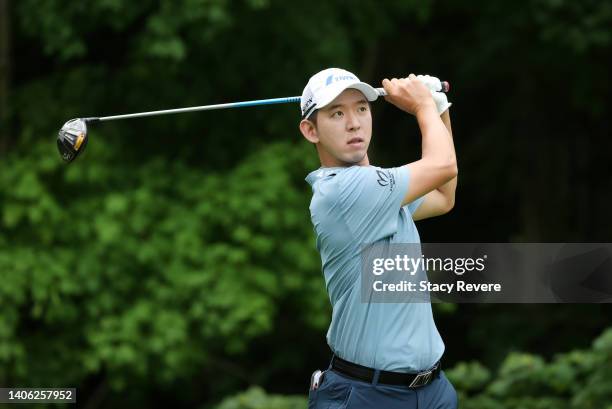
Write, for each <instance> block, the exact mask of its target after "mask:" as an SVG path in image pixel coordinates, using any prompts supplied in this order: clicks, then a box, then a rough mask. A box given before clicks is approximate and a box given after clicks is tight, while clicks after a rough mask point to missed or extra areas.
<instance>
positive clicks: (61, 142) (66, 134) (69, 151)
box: [57, 118, 87, 163]
mask: <svg viewBox="0 0 612 409" xmlns="http://www.w3.org/2000/svg"><path fill="white" fill-rule="evenodd" d="M86 146H87V124H86V122H85V120H83V119H81V118H75V119H71V120H70V121H68V122H66V123H65V124H64V126H62V129H60V130H59V133H58V136H57V149H58V150H59V153H60V155H61V157H62V159H64V161H66V162H68V163H70V162H72V161H73V160H75V159H76V157H77V156H78V155H79V154H80V153H81V152H83V151H84V150H85V147H86Z"/></svg>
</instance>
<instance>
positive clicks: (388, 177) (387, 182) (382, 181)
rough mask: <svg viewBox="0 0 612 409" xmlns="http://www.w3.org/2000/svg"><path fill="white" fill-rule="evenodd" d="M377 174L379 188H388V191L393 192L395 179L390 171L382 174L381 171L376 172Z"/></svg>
mask: <svg viewBox="0 0 612 409" xmlns="http://www.w3.org/2000/svg"><path fill="white" fill-rule="evenodd" d="M376 173H377V174H378V180H377V182H378V184H379V185H381V186H389V189H390V190H391V191H392V192H393V189H394V188H395V177H394V176H393V174H392V173H391V172H390V171H386V172H383V171H382V170H377V171H376Z"/></svg>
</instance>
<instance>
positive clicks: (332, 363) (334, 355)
mask: <svg viewBox="0 0 612 409" xmlns="http://www.w3.org/2000/svg"><path fill="white" fill-rule="evenodd" d="M334 358H336V354H332V357H331V360H330V361H329V368H327V369H328V370H330V369H332V366H334Z"/></svg>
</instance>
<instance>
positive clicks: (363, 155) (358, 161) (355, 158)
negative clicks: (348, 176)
mask: <svg viewBox="0 0 612 409" xmlns="http://www.w3.org/2000/svg"><path fill="white" fill-rule="evenodd" d="M344 163H346V164H347V165H348V166H354V165H367V152H359V153H357V152H356V153H353V154H351V155H347V156H346V157H345V158H344Z"/></svg>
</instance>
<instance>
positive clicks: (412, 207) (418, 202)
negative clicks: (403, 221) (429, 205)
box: [406, 196, 425, 214]
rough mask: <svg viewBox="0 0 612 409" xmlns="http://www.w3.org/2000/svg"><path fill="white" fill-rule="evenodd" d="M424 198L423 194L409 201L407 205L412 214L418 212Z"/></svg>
mask: <svg viewBox="0 0 612 409" xmlns="http://www.w3.org/2000/svg"><path fill="white" fill-rule="evenodd" d="M424 200H425V196H421V197H419V198H417V199H415V200H413V201H412V202H410V203H408V204H407V205H406V206H408V211H409V212H410V214H414V212H416V210H417V209H418V208H419V206H420V205H421V203H423V201H424Z"/></svg>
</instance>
